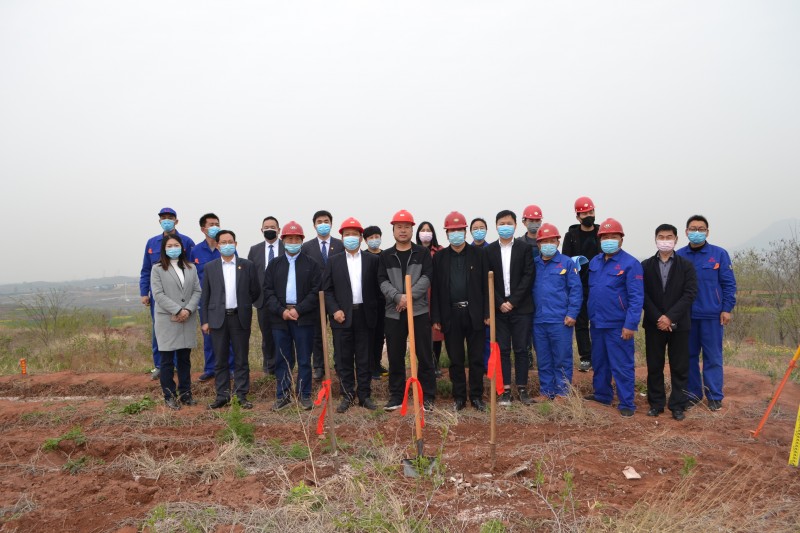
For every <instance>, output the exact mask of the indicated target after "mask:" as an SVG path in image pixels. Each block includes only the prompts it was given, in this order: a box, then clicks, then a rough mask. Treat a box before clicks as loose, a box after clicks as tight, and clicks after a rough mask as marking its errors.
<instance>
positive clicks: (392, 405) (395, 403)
mask: <svg viewBox="0 0 800 533" xmlns="http://www.w3.org/2000/svg"><path fill="white" fill-rule="evenodd" d="M402 406H403V401H402V400H394V399H390V400H389V401H388V402H386V405H385V406H383V409H384V410H385V411H396V410H397V409H400V408H401V407H402Z"/></svg>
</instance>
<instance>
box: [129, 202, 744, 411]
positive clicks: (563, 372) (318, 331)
mask: <svg viewBox="0 0 800 533" xmlns="http://www.w3.org/2000/svg"><path fill="white" fill-rule="evenodd" d="M575 216H576V219H577V224H574V225H572V226H570V227H569V230H568V231H567V232H565V235H564V237H563V245H562V235H561V233H560V232H559V230H558V228H556V227H555V226H554V225H553V224H549V223H544V222H543V215H542V210H541V209H540V208H539V207H538V206H536V205H531V206H528V207H527V208H525V210H524V211H523V213H522V217H521V223H522V225H523V226H524V228H525V233H524V234H523V235H522V236H519V237H516V234H517V216H516V214H515V213H514V212H513V211H510V210H503V211H500V212H499V213H497V215H496V217H495V228H496V231H497V235H498V239H497V240H496V241H494V242H491V243H489V242H487V240H486V237H487V231H488V224H487V222H486V220H484V219H482V218H475V219H473V220H471V221H470V222H469V223H468V222H467V219H466V218H465V217H464V215H463V214H462V213H460V212H458V211H453V212H451V213H450V214H448V215H447V216H446V217H445V220H444V224H443V230H444V233H445V237H446V239H447V242H448V243H449V245H448V246H446V247H442V246H440V245H439V242H438V240H437V238H436V231H435V228H434V225H433V224H432V223H430V222H427V221H426V222H421V223H420V224H419V225H418V226H417V231H416V235H415V233H414V226H415V225H417V224H416V222H415V219H414V217H413V215H412V214H411V213H409V212H408V211H405V210H400V211H398V212H396V213H395V214H394V216H393V217H392V219H391V222H390V223H391V226H392V235H393V237H394V241H395V244H394V246H392V247H391V248H388V249H382V248H381V237H382V232H381V230H380V228H378V227H377V226H369V227H366V228H365V227H363V226H362V224H361V223H360V222H359V221H358V220H356V219H355V218H348V219H346V220H345V221H344V222H342V224H341V225H340V227H339V234H340V236H341V239H337V238H335V237H333V236H331V230H332V227H333V216H332V215H331V213H330V212H328V211H325V210H321V211H317V212H316V213H315V214H314V216H313V218H312V223H313V227H314V235H313V237H311V238H309V239H306V235H305V232H304V231H303V228H302V226H301V225H300V224H299V223H298V222H296V221H291V222H288V223H286V224H285V225H284V226H283V227H281V226H280V224H279V222H278V220H277V219H276V218H275V217H271V216H269V217H266V218H265V219H264V220H263V222H262V227H261V230H262V233H263V236H264V240H263V241H262V242H259V243H258V244H256V245H255V246H252V247H251V248H250V250H249V253H248V256H247V259H244V258H241V257H238V254H237V251H236V250H237V242H236V235H235V234H234V232H233V231H230V230H224V229H220V228H221V226H220V219H219V217H217V216H216V215H214V214H213V213H208V214H206V215H203V217H201V218H200V230H201V232H202V233H203V235H204V237H205V238H204V240H203V241H202V242H201V243H199V244H197V245H195V244H194V242H193V241H192V240H191V239H190V238H189V237H187V236H185V235H182V234H180V233H179V232H178V231H177V229H176V224H177V222H178V220H177V213H176V212H175V210H173V209H171V208H164V209H162V210H161V211H160V212H159V213H158V217H159V223H160V225H161V229H162V231H161V233H159V234H158V235H156V236H155V237H153V238H151V239H150V240H149V241H148V242H147V245H146V248H145V254H144V259H143V264H142V272H141V278H140V289H141V295H142V302H143V303H144V304H145V305H149V306H150V309H151V314H153V316H154V334H153V362H154V366H155V369H154V370H153V377H154V379H159V380H160V383H161V387H162V389H163V392H164V398H165V402H166V405H167V406H168V407H170V408H172V409H179V408H180V406H181V404H183V405H193V404H194V403H195V401H194V399H193V397H192V391H191V378H190V371H191V367H190V363H189V354H190V351H191V349H192V348H194V347H195V342H196V341H195V339H196V327H197V321H196V319H195V318H194V317H193V316H192V315H193V314H195V313H198V314H199V318H200V324H201V329H202V332H203V339H204V352H205V365H204V368H203V373H202V374H201V375H200V378H199V379H200V381H201V382H204V381H209V380H211V379H213V380H214V382H215V387H216V397H215V400H214V401H213V402H212V403H211V404H210V405H209V406H208V407H209V408H211V409H219V408H222V407H224V406H226V405H228V404H229V403H230V402H231V399H232V397H236V398H237V400H238V402H239V404H240V405H241V406H242V407H244V408H246V409H249V408H252V403H251V402H250V401H249V400H248V398H247V395H248V393H249V388H250V380H249V375H250V369H249V364H248V359H249V339H250V328H251V322H252V309H253V308H255V309H256V310H257V316H258V324H259V327H260V329H261V332H262V355H263V370H264V372H267V373H270V374H274V375H275V377H276V382H277V387H276V396H277V398H276V400H275V403H274V404H273V407H272V408H273V409H274V410H280V409H283V408H285V407H287V406H289V405H291V404H292V402H293V401H294V400H296V401H297V402H298V403H299V404H300V405H301V406H302V408H304V409H311V408H312V406H313V402H312V399H311V392H312V382H313V380H315V379H316V380H320V379H321V378H322V377H323V367H324V353H325V352H324V350H323V346H322V342H323V341H322V339H323V334H322V331H323V330H322V328H323V327H327V326H323V325H322V321H321V319H320V308H319V305H320V302H319V296H318V295H319V292H320V291H324V305H325V311H326V313H327V321H328V323H329V325H330V328H331V331H332V334H333V347H334V354H333V361H334V370H335V375H336V377H337V379H338V382H339V384H340V390H341V399H340V403H339V405H338V407H337V411H338V412H344V411H346V410H347V409H349V408H350V407H351V406H352V405H355V404H356V403H358V404H359V405H361V406H362V407H364V408H366V409H376V408H377V405H376V403H375V401H374V399H373V398H372V395H371V381H372V379H375V378H377V379H380V377H381V375H382V374H385V373H388V381H389V398H388V401H387V402H386V404H385V405H384V409H386V410H394V409H398V408H400V407H401V405H402V404H403V399H404V393H405V391H406V390H407V379H406V378H407V377H406V352H407V343H408V340H409V338H411V337H413V339H414V343H415V345H414V347H415V352H416V356H417V360H418V381H419V385H420V388H421V391H422V398H423V402H422V405H423V408H424V409H426V410H429V409H432V408H433V406H434V402H435V400H436V378H437V375H438V373H439V355H440V353H441V344H442V342H443V343H444V345H445V347H446V349H447V355H448V358H449V360H450V366H449V378H450V380H451V382H452V395H453V400H454V408H455V409H456V410H461V409H464V408H465V407H466V406H467V402H469V403H470V404H471V405H472V407H474V408H475V409H478V410H480V411H484V410H486V403H485V402H484V380H483V376H484V374H485V372H486V368H487V362H488V358H489V353H490V351H491V348H490V346H489V323H490V309H489V306H490V299H492V300H493V301H494V307H495V308H494V317H495V334H496V341H497V344H498V347H499V354H500V365H501V368H502V380H503V383H504V388H503V389H502V392H500V391H498V392H497V393H498V394H499V398H498V405H511V403H512V402H513V401H515V400H516V401H519V402H520V403H522V404H525V405H530V404H532V403H535V402H536V401H546V400H558V399H559V398H563V397H565V396H567V395H568V394H569V391H570V386H571V383H572V377H573V366H574V363H573V334H574V337H575V340H576V344H577V348H578V355H579V363H578V369H579V370H580V371H583V372H588V371H593V378H592V382H593V393H592V394H590V395H588V396H586V397H585V398H586V399H587V400H591V401H596V402H599V403H602V404H605V405H611V403H612V401H613V399H614V391H615V390H616V396H617V399H618V405H617V407H618V409H619V412H620V414H621V415H622V416H623V417H630V416H633V414H634V410H635V406H634V366H635V363H634V333H635V332H636V330H637V329H638V325H639V323H640V322H642V324H643V327H644V330H645V352H646V359H647V370H648V377H647V391H648V394H647V398H648V403H649V406H650V409H649V411H648V413H647V414H648V415H649V416H658V415H659V414H660V413H662V412H663V411H664V409H665V407H668V408H669V409H670V411H671V412H672V416H673V418H675V419H676V420H683V419H684V418H685V414H684V413H685V411H686V410H687V409H689V408H691V407H692V406H693V405H695V404H696V403H698V402H700V401H701V400H702V399H703V398H704V397H705V398H706V399H707V405H708V408H709V409H711V410H718V409H720V408H721V406H722V399H723V392H722V388H723V371H722V338H723V328H724V326H725V325H726V324H728V322H729V321H730V319H731V312H732V310H733V307H734V305H735V298H736V282H735V278H734V274H733V267H732V265H731V261H730V258H729V256H728V253H727V252H726V251H725V250H724V249H722V248H720V247H718V246H714V245H712V244H710V243H709V242H707V240H706V239H707V236H708V233H709V228H708V221H707V220H706V219H705V217H703V216H700V215H694V216H692V217H690V218H689V219H688V221H687V223H686V229H685V234H686V237H687V239H688V241H689V243H688V245H686V246H684V247H681V248H678V246H677V243H678V240H679V235H678V229H677V228H676V227H675V226H673V225H670V224H662V225H660V226H658V227H657V228H656V229H655V235H654V236H655V239H654V240H655V245H656V249H657V251H656V253H655V254H654V255H653V256H652V257H649V258H647V259H645V260H644V261H642V262H639V261H638V260H637V259H635V258H634V257H633V256H631V255H630V254H629V253H627V252H626V251H625V250H623V248H622V244H623V240H624V236H625V232H624V231H623V228H622V225H621V224H620V223H619V222H618V221H617V220H615V219H613V218H608V219H606V220H605V221H603V222H602V223H600V224H596V223H595V206H594V203H593V202H592V200H591V199H590V198H588V197H581V198H578V200H576V202H575ZM468 234H469V235H470V236H471V237H472V239H471V241H472V242H470V243H468V242H467V236H468ZM364 244H366V247H364V246H363V245H364ZM362 248H363V249H362ZM559 248H561V251H559ZM490 272H492V273H493V274H492V277H493V280H494V282H493V284H491V285H490V281H489V280H490V275H489V273H490ZM406 276H409V277H410V280H411V285H410V291H411V294H410V295H409V294H407V292H406V290H407V289H406V284H405V278H406ZM490 291H491V292H493V293H494V294H493V298H490V296H491V295H490ZM409 296H410V297H409ZM409 303H411V306H410V307H411V308H410V309H409ZM408 313H411V314H412V315H413V320H411V321H409V320H408ZM642 313H644V316H642ZM409 323H412V324H413V328H414V331H413V336H412V335H410V333H411V332H410V331H409ZM384 341H385V345H386V352H387V356H388V367H389V368H388V371H387V370H385V369H384V368H383V367H382V366H381V360H382V353H383V346H384ZM437 344H438V345H437ZM531 345H532V347H533V349H534V350H535V352H536V364H537V368H538V379H539V387H538V398H535V397H534V395H533V394H532V392H531V389H530V387H529V383H528V374H529V370H530V364H531V358H530V357H529V355H528V354H529V352H530V347H531ZM701 352H702V361H703V364H702V371H701V367H700V354H701ZM512 353H513V357H512ZM667 354H668V358H669V369H670V379H671V394H670V396H669V399H668V400H667V398H666V393H665V383H664V367H665V360H666V359H667ZM295 365H296V366H297V368H298V370H297V374H296V377H295V371H294V367H295ZM176 368H177V377H178V383H177V387H176V384H175V380H174V374H175V369H176ZM512 369H513V373H514V379H513V385H512V376H511V374H512ZM231 375H232V377H233V384H232V387H231ZM612 380H613V385H612ZM512 389H513V390H512ZM494 393H495V392H494V391H491V394H494Z"/></svg>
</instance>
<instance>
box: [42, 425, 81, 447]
mask: <svg viewBox="0 0 800 533" xmlns="http://www.w3.org/2000/svg"><path fill="white" fill-rule="evenodd" d="M65 440H71V441H72V442H74V443H75V445H76V446H80V445H82V444H86V435H84V434H83V430H82V429H81V428H80V426H76V427H74V428H72V429H70V430H69V431H67V432H66V433H64V434H63V435H61V436H60V437H56V438H54V439H47V440H45V441H44V444H42V450H44V451H46V452H49V451H52V450H55V449H58V445H59V444H61V443H62V442H63V441H65Z"/></svg>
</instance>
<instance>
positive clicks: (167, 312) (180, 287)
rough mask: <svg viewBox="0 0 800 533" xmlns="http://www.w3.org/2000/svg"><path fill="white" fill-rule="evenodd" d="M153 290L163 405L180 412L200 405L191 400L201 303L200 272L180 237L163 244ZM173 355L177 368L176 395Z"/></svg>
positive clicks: (151, 284) (151, 283)
mask: <svg viewBox="0 0 800 533" xmlns="http://www.w3.org/2000/svg"><path fill="white" fill-rule="evenodd" d="M150 289H151V291H152V293H153V299H154V300H155V303H156V308H155V329H156V342H157V343H158V351H159V352H160V353H161V376H160V379H161V388H162V389H163V391H164V402H165V403H166V404H167V407H169V408H170V409H180V408H181V406H180V403H183V404H184V405H194V404H195V403H197V402H196V401H195V400H194V399H193V398H192V384H191V372H192V363H191V361H190V360H189V355H190V353H191V351H192V348H194V347H195V346H196V345H197V321H196V320H195V319H194V316H193V315H194V313H195V311H197V306H198V303H199V302H200V280H199V278H198V277H197V269H196V268H193V267H192V264H191V263H190V262H189V261H188V259H187V258H186V254H185V252H184V250H183V243H181V240H180V237H177V236H171V235H170V236H168V237H166V238H164V240H163V241H161V261H160V262H159V263H156V264H155V265H153V270H152V272H151V275H150ZM173 354H174V356H175V361H177V365H178V389H177V393H176V390H175V380H174V379H173V372H174V362H173ZM179 401H180V403H178V402H179Z"/></svg>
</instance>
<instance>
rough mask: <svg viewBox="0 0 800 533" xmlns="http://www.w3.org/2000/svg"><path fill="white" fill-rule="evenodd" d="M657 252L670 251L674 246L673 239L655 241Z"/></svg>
mask: <svg viewBox="0 0 800 533" xmlns="http://www.w3.org/2000/svg"><path fill="white" fill-rule="evenodd" d="M656 247H657V248H658V251H659V252H671V251H672V250H673V249H674V248H675V241H656Z"/></svg>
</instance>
